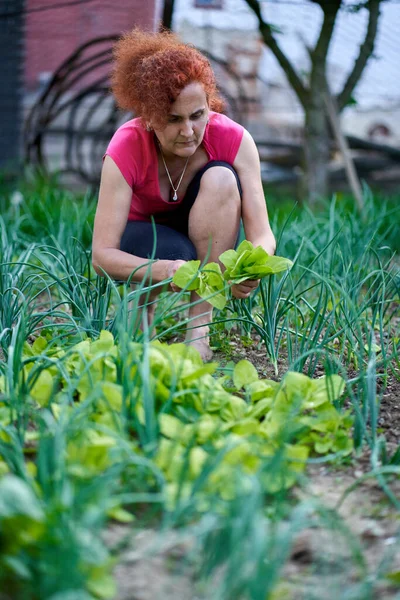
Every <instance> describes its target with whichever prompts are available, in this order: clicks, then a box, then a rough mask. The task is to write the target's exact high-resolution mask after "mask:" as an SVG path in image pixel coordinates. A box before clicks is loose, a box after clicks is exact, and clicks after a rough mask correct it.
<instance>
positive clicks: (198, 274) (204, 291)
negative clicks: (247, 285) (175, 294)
mask: <svg viewBox="0 0 400 600" xmlns="http://www.w3.org/2000/svg"><path fill="white" fill-rule="evenodd" d="M219 260H220V261H221V263H222V264H223V265H224V266H225V272H224V274H222V272H221V268H220V266H219V264H218V263H215V262H211V263H207V264H205V265H204V266H203V267H201V268H200V261H199V260H190V261H188V262H187V263H185V264H184V265H182V266H181V267H180V268H179V269H178V270H177V271H176V273H175V275H174V277H173V282H174V283H175V285H177V286H178V287H180V288H182V289H186V290H189V291H196V292H197V294H198V295H199V296H200V297H201V298H204V299H206V300H207V301H208V302H209V303H210V304H212V306H215V307H216V308H219V309H223V308H225V305H226V302H227V294H226V288H225V281H229V282H230V283H232V284H238V283H242V282H243V281H246V279H261V278H262V277H266V276H267V275H274V274H275V273H280V272H281V271H286V270H287V269H290V267H291V266H292V262H291V261H290V260H289V259H288V258H282V257H281V256H270V255H269V254H268V252H266V251H265V250H264V248H262V247H261V246H257V247H256V248H254V246H253V244H252V243H251V242H248V241H247V240H244V241H243V242H242V243H241V244H240V245H239V247H238V249H237V250H227V251H226V252H223V253H222V254H221V255H220V256H219Z"/></svg>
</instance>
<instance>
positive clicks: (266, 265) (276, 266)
mask: <svg viewBox="0 0 400 600" xmlns="http://www.w3.org/2000/svg"><path fill="white" fill-rule="evenodd" d="M219 260H220V261H221V262H222V264H223V265H224V266H225V272H224V279H226V280H227V281H231V282H232V283H242V282H243V281H246V279H261V278H262V277H266V276H268V275H274V274H276V273H280V272H282V271H287V270H288V269H290V268H291V266H292V264H293V263H292V261H291V260H289V259H288V258H283V257H281V256H272V255H270V254H268V252H267V251H266V250H264V248H262V247H261V246H257V247H256V248H255V247H254V246H253V244H252V243H251V242H249V241H247V240H243V242H242V243H241V244H240V245H239V246H238V248H237V250H227V251H226V252H223V253H222V254H221V255H220V257H219Z"/></svg>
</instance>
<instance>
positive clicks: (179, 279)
mask: <svg viewBox="0 0 400 600" xmlns="http://www.w3.org/2000/svg"><path fill="white" fill-rule="evenodd" d="M200 264H201V263H200V261H199V260H189V261H188V262H186V263H185V264H184V265H182V266H181V267H179V269H178V270H177V271H176V273H175V274H174V276H173V278H172V281H173V282H174V283H175V285H177V286H178V287H180V288H182V289H184V288H186V289H188V290H197V288H198V286H199V278H198V271H199V268H200ZM189 284H190V285H189Z"/></svg>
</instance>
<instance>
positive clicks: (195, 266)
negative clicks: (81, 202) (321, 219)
mask: <svg viewBox="0 0 400 600" xmlns="http://www.w3.org/2000/svg"><path fill="white" fill-rule="evenodd" d="M173 282H174V283H175V285H177V286H178V287H180V288H182V289H186V290H188V291H195V292H196V293H197V294H198V295H199V296H200V297H201V298H204V299H207V301H208V302H209V303H210V304H211V305H212V306H215V307H216V308H219V309H222V308H224V307H225V305H226V300H227V298H226V291H225V282H224V278H223V276H222V272H221V267H220V266H219V264H217V263H214V262H210V263H207V264H205V265H203V266H202V267H201V268H200V261H199V260H190V261H188V262H186V263H185V264H184V265H182V266H181V267H180V268H179V269H178V270H177V271H176V273H175V275H174V277H173Z"/></svg>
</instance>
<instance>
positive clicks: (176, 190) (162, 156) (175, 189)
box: [158, 142, 190, 202]
mask: <svg viewBox="0 0 400 600" xmlns="http://www.w3.org/2000/svg"><path fill="white" fill-rule="evenodd" d="M158 145H159V146H160V152H161V158H162V161H163V163H164V167H165V170H166V172H167V175H168V179H169V182H170V184H171V187H172V189H173V190H174V195H173V196H172V201H173V202H176V201H177V200H178V194H177V192H178V189H179V186H180V185H181V183H182V179H183V176H184V174H185V171H186V167H187V166H188V162H189V158H190V157H189V156H188V157H187V159H186V162H185V166H184V167H183V171H182V174H181V176H180V178H179V181H178V185H177V186H176V187H175V186H174V184H173V183H172V179H171V175H170V174H169V171H168V167H167V163H166V162H165V158H164V154H163V151H162V148H161V144H160V142H158Z"/></svg>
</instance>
